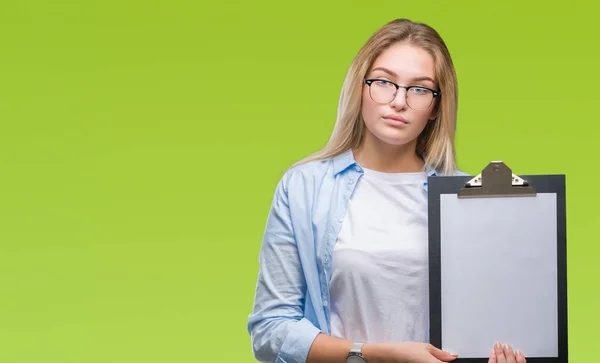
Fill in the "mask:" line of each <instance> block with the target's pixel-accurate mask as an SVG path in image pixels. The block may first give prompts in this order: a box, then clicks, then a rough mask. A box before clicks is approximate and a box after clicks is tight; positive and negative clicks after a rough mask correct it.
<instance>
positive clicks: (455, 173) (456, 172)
mask: <svg viewBox="0 0 600 363" xmlns="http://www.w3.org/2000/svg"><path fill="white" fill-rule="evenodd" d="M453 176H471V174H469V173H466V172H464V171H462V170H460V169H457V170H455V171H454V174H453Z"/></svg>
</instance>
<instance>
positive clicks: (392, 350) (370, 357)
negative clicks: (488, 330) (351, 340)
mask: <svg viewBox="0 0 600 363" xmlns="http://www.w3.org/2000/svg"><path fill="white" fill-rule="evenodd" d="M363 356H364V357H365V360H366V361H367V362H369V363H371V362H372V363H440V362H451V361H453V360H455V359H456V358H457V357H458V355H457V354H455V353H449V352H445V351H443V350H440V349H438V348H436V347H434V346H433V345H431V344H427V343H418V342H402V343H370V344H365V345H364V346H363ZM494 363H500V362H494ZM519 363H520V362H519Z"/></svg>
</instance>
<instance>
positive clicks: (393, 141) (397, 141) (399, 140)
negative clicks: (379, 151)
mask: <svg viewBox="0 0 600 363" xmlns="http://www.w3.org/2000/svg"><path fill="white" fill-rule="evenodd" d="M375 137H376V138H377V139H379V140H381V141H383V142H384V143H386V144H389V145H394V146H402V145H406V144H410V143H411V142H413V141H415V139H416V137H412V135H406V134H405V133H402V135H399V133H398V132H382V133H380V134H377V135H375Z"/></svg>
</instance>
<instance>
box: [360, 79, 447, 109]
mask: <svg viewBox="0 0 600 363" xmlns="http://www.w3.org/2000/svg"><path fill="white" fill-rule="evenodd" d="M365 83H366V84H367V85H368V86H369V95H370V96H371V99H372V100H373V101H375V102H377V103H381V104H386V103H390V102H392V101H393V100H394V98H396V94H397V93H398V89H400V88H404V89H405V90H406V104H407V105H408V107H410V108H412V109H413V110H419V111H424V110H426V109H428V108H429V107H430V106H431V104H432V103H433V99H434V98H436V97H438V96H439V95H440V94H441V92H439V91H436V90H433V89H431V88H427V87H423V86H399V85H397V84H396V83H394V82H391V81H388V80H385V79H377V78H374V79H365Z"/></svg>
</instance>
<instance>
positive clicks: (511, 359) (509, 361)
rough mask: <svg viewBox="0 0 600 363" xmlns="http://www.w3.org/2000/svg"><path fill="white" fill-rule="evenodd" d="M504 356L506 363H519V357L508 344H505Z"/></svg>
mask: <svg viewBox="0 0 600 363" xmlns="http://www.w3.org/2000/svg"><path fill="white" fill-rule="evenodd" d="M503 349H504V356H505V357H506V363H517V357H516V356H515V352H514V350H513V349H512V347H511V346H510V345H508V344H504V347H503Z"/></svg>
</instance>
